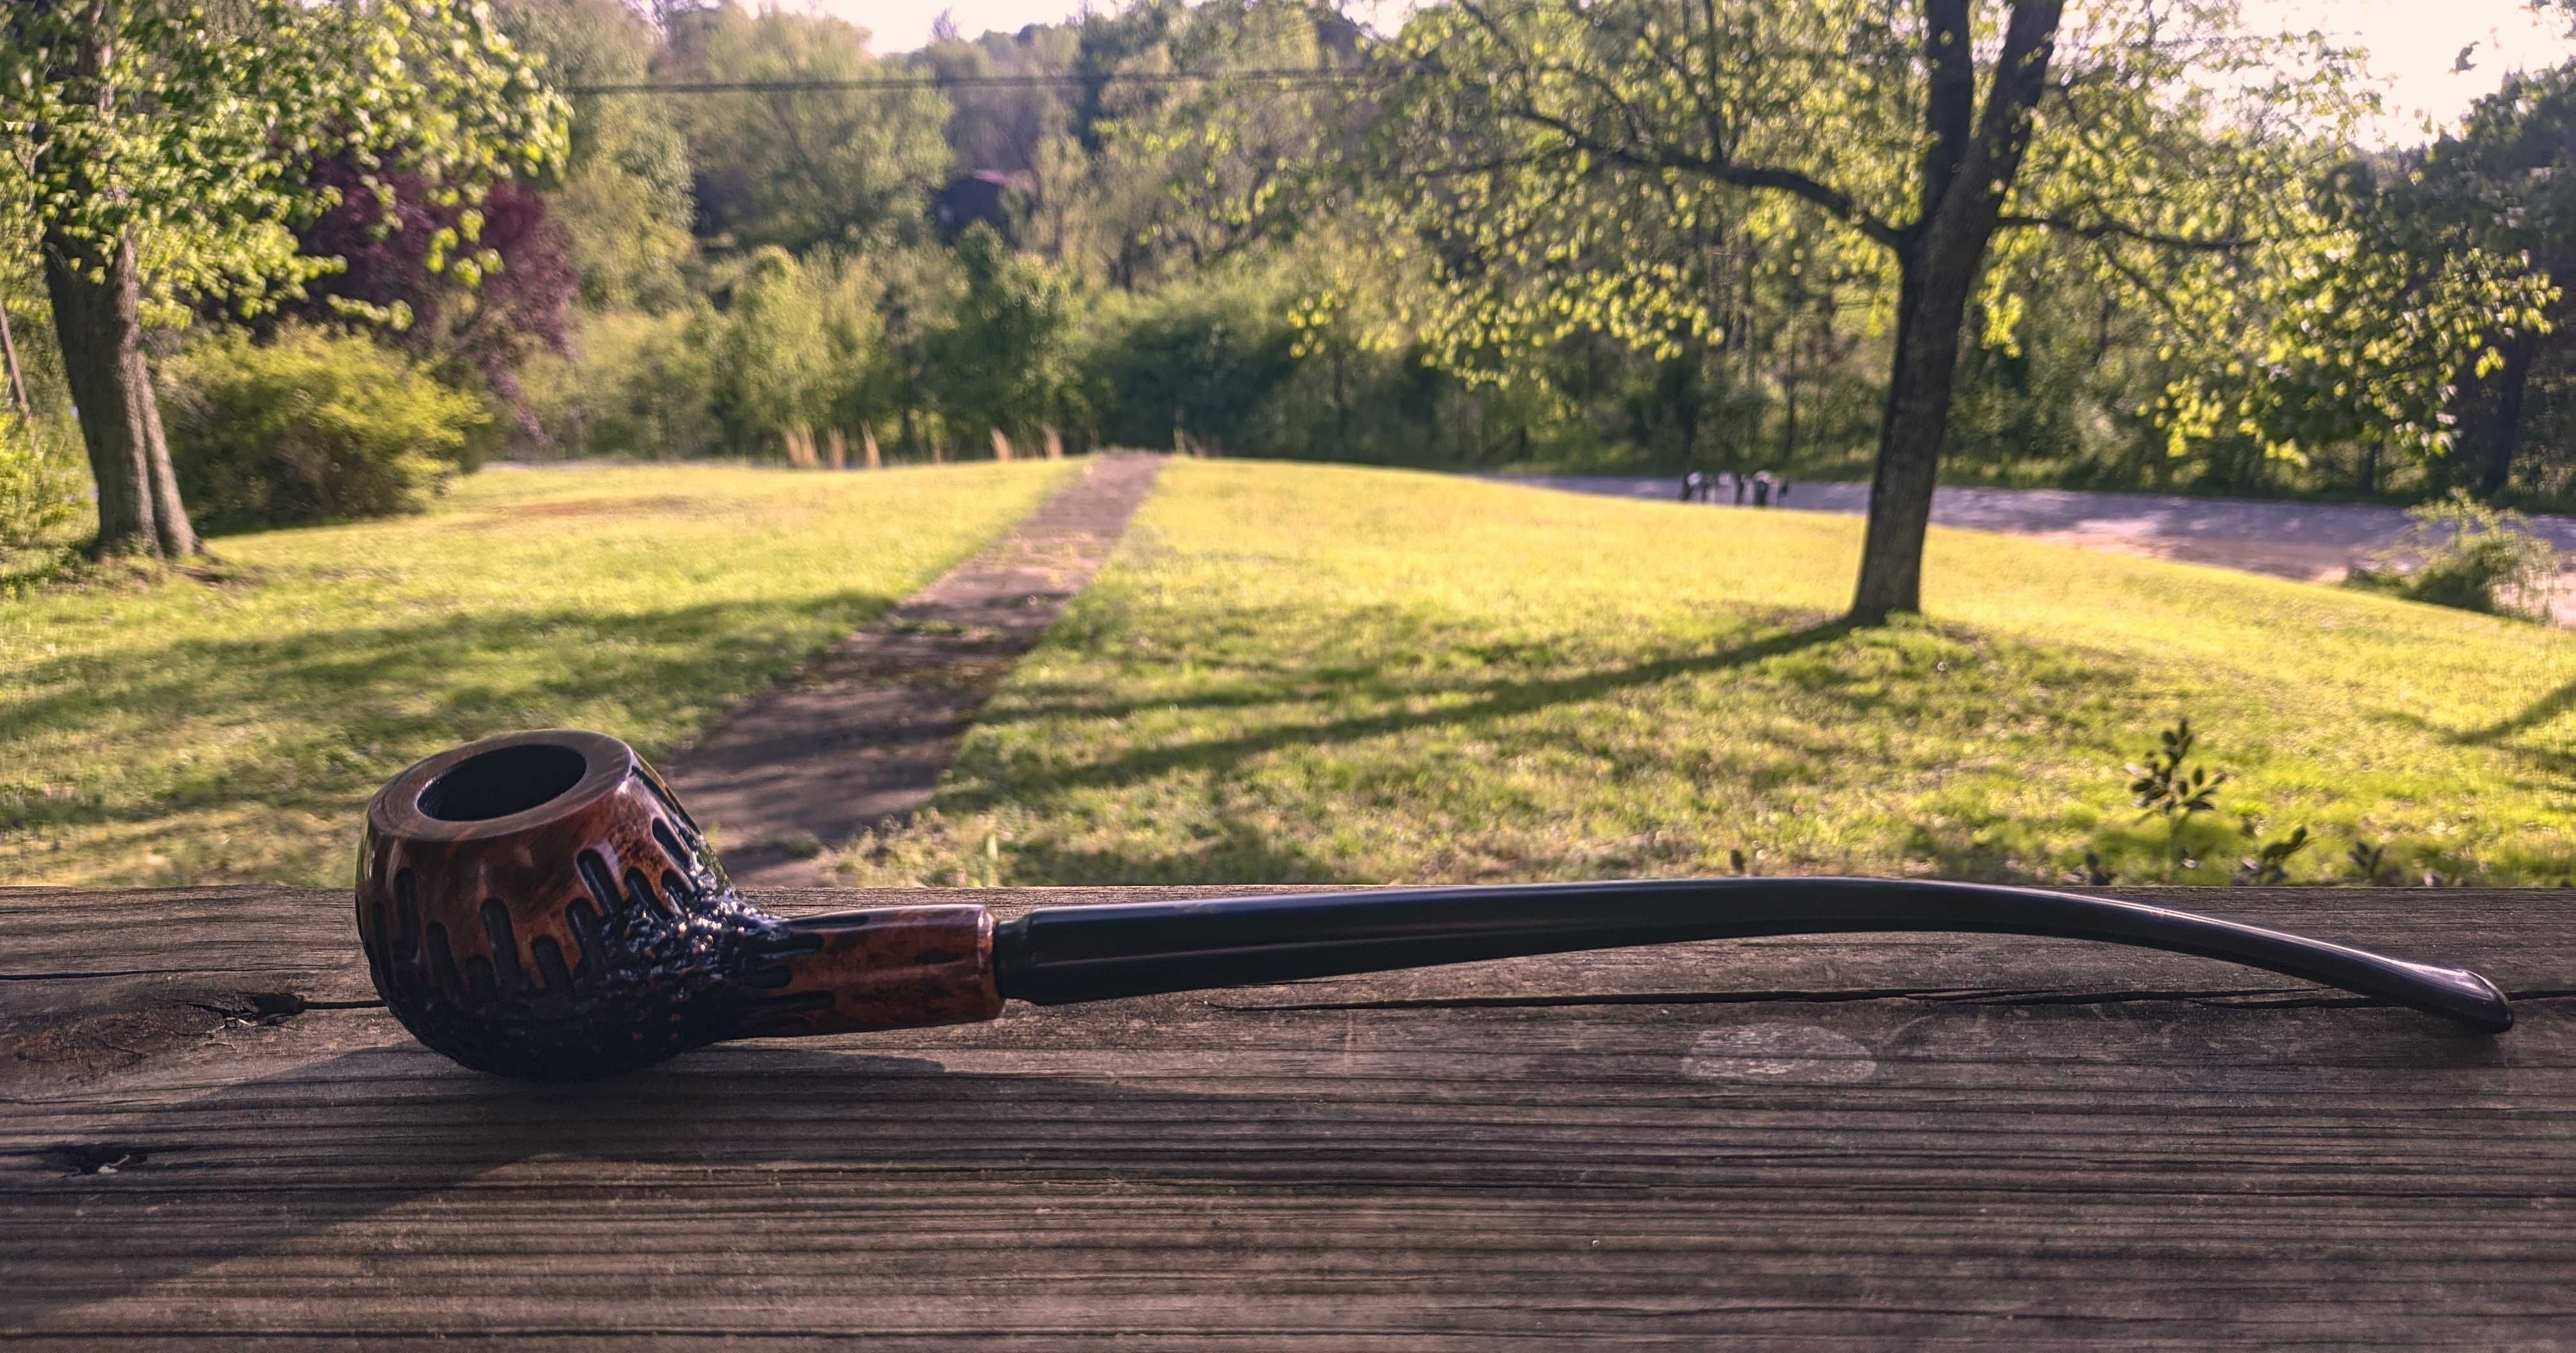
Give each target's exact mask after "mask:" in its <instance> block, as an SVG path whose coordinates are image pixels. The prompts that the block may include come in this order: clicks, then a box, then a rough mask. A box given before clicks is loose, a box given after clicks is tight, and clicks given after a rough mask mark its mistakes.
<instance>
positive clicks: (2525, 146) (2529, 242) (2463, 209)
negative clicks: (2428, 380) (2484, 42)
mask: <svg viewBox="0 0 2576 1353" xmlns="http://www.w3.org/2000/svg"><path fill="white" fill-rule="evenodd" d="M2407 188H2408V189H2411V191H2408V192H2405V193H2404V194H2403V195H2402V199H2401V200H2402V203H2403V205H2404V206H2405V207H2406V208H2410V209H2411V210H2410V211H2409V212H2408V216H2409V218H2410V219H2409V224H2410V225H2411V226H2413V227H2414V228H2413V230H2412V231H2410V235H2411V238H2410V240H2409V243H2412V244H2414V245H2415V251H2414V252H2416V253H2417V254H2419V255H2420V254H2423V253H2427V252H2434V253H2439V254H2441V255H2444V256H2455V255H2458V254H2460V253H2462V252H2464V251H2469V250H2474V251H2477V252H2480V253H2483V254H2486V255H2488V256H2491V257H2497V258H2502V259H2506V260H2510V261H2511V262H2512V263H2513V264H2515V265H2518V270H2519V271H2521V272H2523V273H2524V274H2525V275H2526V276H2527V278H2528V279H2529V280H2531V281H2534V282H2537V283H2541V284H2544V285H2545V286H2546V288H2547V294H2537V295H2533V296H2530V297H2527V298H2526V299H2528V300H2529V301H2530V302H2531V303H2532V305H2533V308H2534V309H2538V310H2541V311H2542V313H2541V314H2539V315H2536V316H2533V317H2532V320H2531V321H2529V322H2525V323H2522V324H2519V325H2515V326H2512V327H2511V328H2509V329H2508V330H2507V332H2506V333H2505V335H2504V338H2503V341H2502V343H2501V344H2500V345H2499V350H2498V355H2497V360H2496V362H2495V364H2494V367H2493V369H2492V371H2491V372H2488V371H2482V372H2480V373H2479V374H2480V375H2482V376H2491V377H2492V388H2491V389H2490V390H2488V391H2486V392H2485V394H2486V396H2487V397H2486V398H2485V400H2484V401H2483V403H2482V407H2481V409H2480V412H2481V413H2482V414H2483V415H2484V417H2483V418H2481V419H2480V420H2479V421H2480V422H2481V424H2482V426H2480V427H2479V428H2478V429H2477V430H2476V440H2477V442H2478V448H2477V449H2478V450H2479V451H2480V452H2481V453H2482V463H2481V465H2480V466H2479V468H2478V470H2477V486H2478V490H2479V491H2480V492H2482V493H2485V494H2487V495H2489V496H2493V495H2495V494H2497V493H2500V492H2502V491H2503V490H2504V488H2505V487H2506V485H2507V484H2508V483H2509V482H2510V481H2511V480H2512V478H2513V467H2514V462H2515V460H2516V459H2517V458H2518V457H2519V456H2520V454H2521V452H2522V423H2523V409H2524V405H2525V403H2526V391H2527V388H2528V386H2529V384H2530V381H2531V372H2532V367H2533V365H2534V364H2535V362H2536V361H2537V360H2538V359H2539V357H2540V356H2541V355H2542V348H2543V346H2544V345H2545V344H2546V343H2548V342H2549V339H2550V335H2551V334H2552V333H2553V331H2555V330H2556V329H2557V327H2558V325H2557V323H2556V321H2557V320H2559V319H2561V318H2563V317H2564V315H2565V313H2566V310H2567V299H2568V298H2567V294H2566V288H2565V286H2564V284H2563V282H2562V279H2565V278H2568V277H2569V276H2570V275H2571V273H2576V64H2570V65H2565V66H2560V67H2558V68H2556V69H2554V70H2548V71H2541V72H2538V73H2534V74H2514V75H2510V76H2507V77H2506V78H2505V82H2504V86H2503V87H2502V88H2500V89H2498V90H2497V91H2496V92H2495V93H2493V94H2490V95H2488V96H2487V97H2485V98H2483V99H2480V100H2479V101H2478V103H2477V106H2476V107H2474V108H2472V109H2471V110H2470V112H2469V116H2468V118H2467V120H2466V121H2465V122H2464V124H2463V125H2462V126H2461V128H2460V130H2459V132H2458V133H2457V134H2456V135H2446V136H2444V137H2443V138H2442V139H2441V140H2440V141H2439V142H2437V143H2436V144H2435V145H2434V146H2433V147H2431V148H2430V149H2429V150H2428V151H2427V152H2426V153H2425V155H2424V163H2423V165H2422V167H2421V168H2420V169H2419V170H2418V171H2417V172H2416V173H2415V174H2414V175H2413V176H2412V178H2411V181H2410V182H2409V183H2408V184H2407ZM2426 236H2430V237H2431V238H2430V239H2426V238H2425V237H2426ZM2428 246H2429V248H2428Z"/></svg>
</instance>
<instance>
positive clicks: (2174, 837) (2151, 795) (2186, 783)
mask: <svg viewBox="0 0 2576 1353" xmlns="http://www.w3.org/2000/svg"><path fill="white" fill-rule="evenodd" d="M2159 740H2160V742H2161V744H2162V745H2161V746H2159V747H2158V748H2157V749H2156V750H2155V751H2154V752H2152V753H2149V754H2148V756H2147V763H2146V764H2145V765H2143V766H2139V765H2132V766H2130V767H2128V772H2129V775H2130V777H2131V779H2130V781H2129V796H2130V798H2131V800H2132V801H2134V802H2135V803H2136V804H2137V805H2138V807H2139V809H2140V810H2141V811H2140V812H2139V814H2138V820H2139V821H2140V822H2144V821H2146V820H2147V819H2149V818H2152V817H2161V818H2163V819H2164V820H2165V833H2166V837H2167V839H2168V840H2169V841H2170V842H2171V844H2172V847H2173V853H2174V859H2175V861H2176V862H2177V863H2179V864H2180V865H2181V866H2182V867H2183V868H2185V869H2189V868H2191V867H2193V863H2194V862H2193V861H2192V860H2190V859H2188V858H2186V857H2185V856H2184V854H2183V840H2182V831H2183V827H2184V825H2185V824H2187V823H2189V822H2190V821H2191V819H2192V817H2193V816H2194V815H2195V814H2199V813H2208V812H2214V811H2216V810H2217V808H2218V787H2219V786H2220V785H2223V784H2226V783H2227V772H2225V771H2223V770H2222V771H2211V770H2209V769H2207V768H2205V767H2187V766H2186V763H2187V762H2189V761H2190V760H2191V753H2192V748H2193V747H2194V746H2195V745H2196V744H2197V743H2198V742H2199V741H2200V735H2199V734H2197V733H2194V732H2192V731H2191V716H2190V715H2188V714H2186V715H2184V716H2182V717H2181V718H2179V719H2176V720H2175V721H2174V726H2173V727H2171V728H2168V729H2166V730H2165V731H2164V732H2163V733H2162V734H2161V735H2159Z"/></svg>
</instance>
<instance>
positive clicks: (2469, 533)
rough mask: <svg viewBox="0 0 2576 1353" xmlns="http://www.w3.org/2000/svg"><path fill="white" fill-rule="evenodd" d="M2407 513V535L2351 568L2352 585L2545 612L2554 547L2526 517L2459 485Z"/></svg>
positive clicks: (2508, 610)
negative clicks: (2411, 524)
mask: <svg viewBox="0 0 2576 1353" xmlns="http://www.w3.org/2000/svg"><path fill="white" fill-rule="evenodd" d="M2406 515H2407V516H2408V517H2411V518H2413V519H2414V522H2415V526H2414V529H2413V530H2411V531H2409V532H2408V533H2407V538H2406V540H2404V541H2403V542H2401V543H2400V544H2399V545H2398V546H2397V548H2396V549H2394V550H2392V551H2390V552H2389V553H2388V554H2386V555H2383V556H2382V557H2381V558H2380V559H2379V560H2378V561H2377V562H2376V563H2375V564H2374V565H2373V566H2371V567H2367V568H2356V569H2354V570H2353V571H2352V576H2351V577H2350V578H2349V579H2347V582H2348V583H2349V584H2350V585H2351V586H2354V587H2359V588H2365V589H2367V590H2370V591H2373V592H2386V593H2388V594H2390V595H2392V596H2399V597H2404V598H2405V599H2407V600H2408V601H2421V602H2429V603H2431V604H2432V605H2435V606H2450V607H2455V608H2457V609H2459V610H2463V611H2478V612H2482V613H2484V614H2487V615H2514V616H2522V617H2524V618H2526V619H2546V618H2547V616H2548V604H2549V591H2550V587H2551V584H2553V583H2554V582H2556V581H2557V578H2558V569H2559V560H2558V550H2557V548H2556V547H2555V546H2552V545H2551V544H2550V543H2549V542H2548V541H2546V540H2543V539H2542V538H2540V537H2539V536H2538V535H2535V534H2533V533H2532V530H2531V526H2530V520H2529V519H2528V518H2526V517H2524V516H2523V515H2522V514H2521V513H2519V512H2514V511H2509V510H2506V509H2502V508H2493V507H2488V506H2487V505H2486V504H2484V503H2481V502H2478V501H2477V500H2476V499H2474V498H2471V497H2470V496H2469V495H2468V493H2467V491H2465V490H2455V491H2454V492H2453V493H2452V494H2451V496H2450V497H2449V498H2446V499H2443V500H2442V501H2440V502H2435V503H2426V504H2423V505H2422V506H2419V507H2415V508H2411V509H2409V510H2408V511H2407V513H2406ZM2410 560H2411V561H2414V562H2412V563H2411V564H2410V563H2409V561H2410Z"/></svg>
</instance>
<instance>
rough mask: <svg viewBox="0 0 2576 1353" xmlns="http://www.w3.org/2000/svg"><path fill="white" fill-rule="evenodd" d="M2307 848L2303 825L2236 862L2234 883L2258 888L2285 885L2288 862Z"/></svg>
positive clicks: (2287, 875)
mask: <svg viewBox="0 0 2576 1353" xmlns="http://www.w3.org/2000/svg"><path fill="white" fill-rule="evenodd" d="M2249 834H2250V833H2249ZM2307 848H2308V829H2307V828H2306V827H2305V826H2304V825H2302V826H2300V827H2298V828H2296V829H2295V830H2293V831H2292V832H2291V833H2290V834H2289V835H2287V836H2284V837H2282V838H2280V839H2279V840H2277V841H2266V842H2264V843H2263V848H2262V849H2261V850H2259V851H2257V852H2255V853H2254V854H2252V855H2248V856H2246V857H2245V858H2244V859H2243V860H2240V861H2238V868H2237V870H2236V881H2237V883H2239V884H2244V885H2254V886H2260V887H2277V886H2279V885H2281V884H2284V883H2287V882H2289V881H2290V860H2291V859H2292V858H2293V857H2294V856H2296V855H2297V854H2298V853H2299V852H2300V851H2303V850H2306V849H2307Z"/></svg>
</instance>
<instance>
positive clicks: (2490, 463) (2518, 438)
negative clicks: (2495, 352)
mask: <svg viewBox="0 0 2576 1353" xmlns="http://www.w3.org/2000/svg"><path fill="white" fill-rule="evenodd" d="M2539 351H2540V336H2539V335H2537V334H2523V335H2520V336H2519V337H2517V338H2515V339H2514V340H2513V342H2512V343H2510V344H2508V345H2507V346H2506V348H2505V350H2504V370H2503V371H2501V372H2499V373H2497V377H2496V405H2495V420H2494V421H2493V422H2490V423H2489V424H2487V463H2486V465H2485V467H2484V468H2483V469H2482V470H2481V471H2480V472H2479V474H2478V492H2479V493H2481V494H2483V495H2485V496H2486V497H2489V498H2492V497H2494V496H2496V495H2497V494H2499V493H2502V492H2504V489H2505V486H2506V485H2507V484H2510V483H2512V482H2513V462H2514V460H2515V458H2516V457H2518V456H2520V455H2521V454H2522V399H2523V392H2524V391H2525V390H2527V389H2529V388H2530V385H2531V360H2532V358H2533V357H2534V356H2536V355H2538V353H2539Z"/></svg>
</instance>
